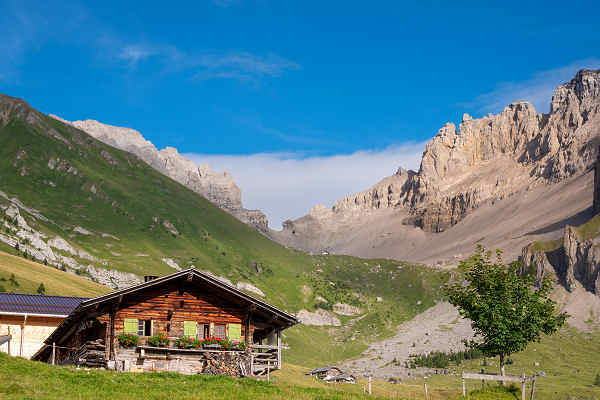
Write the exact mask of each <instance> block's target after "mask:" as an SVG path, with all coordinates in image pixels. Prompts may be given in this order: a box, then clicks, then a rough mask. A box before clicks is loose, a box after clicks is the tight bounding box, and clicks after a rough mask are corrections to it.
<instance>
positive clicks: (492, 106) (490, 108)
mask: <svg viewBox="0 0 600 400" xmlns="http://www.w3.org/2000/svg"><path fill="white" fill-rule="evenodd" d="M582 68H588V69H596V68H600V59H597V58H588V59H584V60H578V61H574V62H572V63H571V64H569V65H566V66H564V67H560V68H554V69H549V70H545V71H540V72H536V73H534V74H533V76H532V77H531V78H530V79H528V80H525V81H521V82H502V83H499V84H498V85H497V86H496V89H494V90H493V91H491V92H489V93H485V94H482V95H480V96H477V98H476V99H475V101H474V102H473V103H471V104H470V105H474V106H477V107H479V109H480V111H483V112H492V113H497V112H499V111H502V110H503V109H504V107H506V106H507V105H509V104H510V103H512V102H515V101H517V100H525V101H529V102H531V103H533V105H534V106H535V109H536V111H537V112H548V111H550V102H551V100H552V95H553V94H554V90H555V89H556V88H557V87H558V86H559V85H561V84H563V83H565V82H568V81H570V80H571V79H572V78H573V77H574V76H575V73H576V72H577V71H578V70H580V69H582Z"/></svg>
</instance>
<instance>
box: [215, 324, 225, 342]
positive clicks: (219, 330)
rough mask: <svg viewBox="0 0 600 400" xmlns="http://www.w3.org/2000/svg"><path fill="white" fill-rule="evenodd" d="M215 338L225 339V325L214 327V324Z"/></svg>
mask: <svg viewBox="0 0 600 400" xmlns="http://www.w3.org/2000/svg"><path fill="white" fill-rule="evenodd" d="M214 336H215V337H218V338H222V339H223V338H225V325H216V324H215V335H214Z"/></svg>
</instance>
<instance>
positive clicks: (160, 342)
mask: <svg viewBox="0 0 600 400" xmlns="http://www.w3.org/2000/svg"><path fill="white" fill-rule="evenodd" d="M148 343H150V344H151V345H152V346H154V347H167V346H168V345H169V337H168V336H167V334H166V333H159V334H158V335H154V336H150V337H149V338H148Z"/></svg>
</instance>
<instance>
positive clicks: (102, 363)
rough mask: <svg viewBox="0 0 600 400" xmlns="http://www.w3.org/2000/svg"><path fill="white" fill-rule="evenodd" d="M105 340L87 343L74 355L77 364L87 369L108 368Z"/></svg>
mask: <svg viewBox="0 0 600 400" xmlns="http://www.w3.org/2000/svg"><path fill="white" fill-rule="evenodd" d="M105 350H106V346H105V345H104V339H98V340H90V341H88V342H85V343H84V344H83V345H81V347H80V348H79V349H78V350H76V352H75V354H74V355H73V359H74V360H75V363H76V364H77V365H80V366H86V367H96V368H99V367H104V368H106V357H105Z"/></svg>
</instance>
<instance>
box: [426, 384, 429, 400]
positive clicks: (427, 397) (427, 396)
mask: <svg viewBox="0 0 600 400" xmlns="http://www.w3.org/2000/svg"><path fill="white" fill-rule="evenodd" d="M425 400H429V393H427V382H425Z"/></svg>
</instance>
